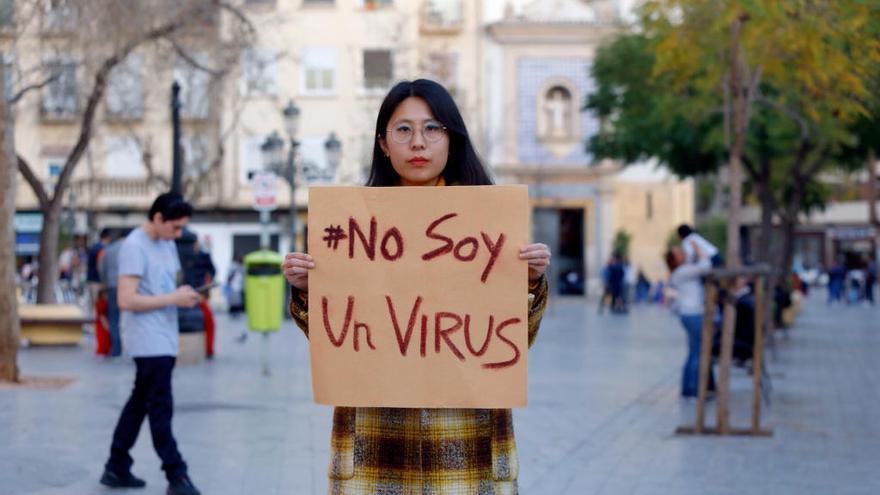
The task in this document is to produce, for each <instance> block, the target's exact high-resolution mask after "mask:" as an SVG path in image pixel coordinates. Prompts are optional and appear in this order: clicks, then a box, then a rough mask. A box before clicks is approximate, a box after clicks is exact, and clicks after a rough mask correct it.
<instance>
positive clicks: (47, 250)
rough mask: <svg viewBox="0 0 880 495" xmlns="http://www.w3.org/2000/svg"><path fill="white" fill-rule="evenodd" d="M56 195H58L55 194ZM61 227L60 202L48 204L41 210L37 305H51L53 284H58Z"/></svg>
mask: <svg viewBox="0 0 880 495" xmlns="http://www.w3.org/2000/svg"><path fill="white" fill-rule="evenodd" d="M56 194H58V193H57V192H56ZM60 227H61V202H58V203H57V204H55V203H54V202H52V203H50V206H49V208H47V209H45V210H43V229H42V230H41V231H40V256H39V258H38V259H39V263H40V268H39V271H38V272H37V274H38V276H39V281H38V284H37V304H53V303H55V302H57V301H56V300H55V284H56V283H57V282H58V275H59V271H58V255H59V251H58V235H59V230H60Z"/></svg>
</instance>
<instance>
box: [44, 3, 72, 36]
mask: <svg viewBox="0 0 880 495" xmlns="http://www.w3.org/2000/svg"><path fill="white" fill-rule="evenodd" d="M76 20H77V16H76V6H75V4H74V1H73V0H44V3H43V30H44V31H47V32H52V33H62V32H69V31H72V30H73V29H74V28H76Z"/></svg>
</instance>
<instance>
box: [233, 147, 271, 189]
mask: <svg viewBox="0 0 880 495" xmlns="http://www.w3.org/2000/svg"><path fill="white" fill-rule="evenodd" d="M265 139H266V138H265V137H263V136H241V137H240V138H239V142H238V180H239V183H241V184H249V183H250V177H249V176H250V174H251V173H252V172H257V171H259V170H263V153H262V151H261V150H260V146H262V145H263V141H265Z"/></svg>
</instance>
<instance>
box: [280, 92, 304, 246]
mask: <svg viewBox="0 0 880 495" xmlns="http://www.w3.org/2000/svg"><path fill="white" fill-rule="evenodd" d="M299 114H300V111H299V107H297V106H296V105H295V104H294V103H293V100H290V101H289V102H287V106H286V107H284V109H283V110H282V111H281V115H282V116H283V117H284V130H285V131H287V139H288V141H289V142H290V148H289V149H288V150H287V166H286V167H285V170H284V171H285V172H286V173H285V174H284V177H285V178H286V179H287V182H288V184H289V185H290V211H289V213H288V216H289V217H290V250H291V251H296V162H295V160H296V148H297V147H298V146H299V142H298V141H297V140H296V135H297V132H298V131H299Z"/></svg>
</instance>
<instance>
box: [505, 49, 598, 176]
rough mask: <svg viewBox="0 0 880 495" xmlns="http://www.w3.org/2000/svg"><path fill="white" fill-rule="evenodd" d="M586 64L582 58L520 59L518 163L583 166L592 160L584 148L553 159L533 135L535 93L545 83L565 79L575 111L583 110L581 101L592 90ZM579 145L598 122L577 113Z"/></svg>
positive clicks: (595, 129)
mask: <svg viewBox="0 0 880 495" xmlns="http://www.w3.org/2000/svg"><path fill="white" fill-rule="evenodd" d="M589 71H590V60H588V59H582V58H521V59H519V61H518V64H517V71H516V73H517V90H518V91H517V92H518V101H517V107H518V108H517V114H518V119H519V121H518V126H517V129H518V130H517V137H518V149H519V161H520V162H521V163H530V164H538V163H543V164H549V165H572V166H578V165H586V164H588V163H590V162H591V161H592V156H591V155H590V154H589V153H587V152H586V151H585V145H581V146H577V147H576V148H575V149H574V150H572V152H571V153H569V155H568V156H565V157H563V158H557V157H556V156H554V155H553V154H551V153H550V152H549V151H547V150H546V149H544V147H543V146H541V143H539V142H538V135H537V125H538V123H537V115H536V114H535V112H536V111H537V103H536V102H537V98H538V91H539V90H540V89H541V88H542V87H543V86H544V84H545V83H546V82H547V81H549V80H559V79H567V80H568V81H570V83H571V84H572V85H573V86H574V87H575V88H576V89H577V91H578V93H579V94H578V95H576V98H577V99H578V100H577V101H575V106H576V108H578V109H580V107H581V106H583V103H584V102H583V99H584V97H585V96H586V95H587V94H589V93H590V92H591V91H592V90H593V81H592V79H591V78H590V72H589ZM580 119H581V128H580V133H581V141H582V142H583V143H586V140H587V138H588V137H589V136H592V135H593V134H595V133H596V132H597V131H598V130H599V121H598V120H597V119H596V118H594V117H593V115H592V114H590V113H589V112H581V113H580Z"/></svg>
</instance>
